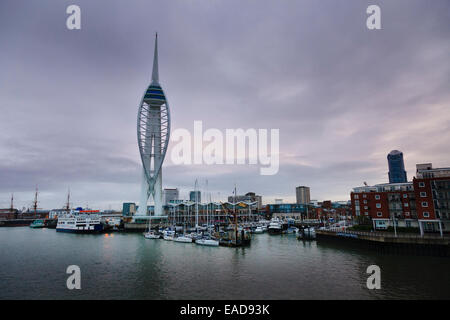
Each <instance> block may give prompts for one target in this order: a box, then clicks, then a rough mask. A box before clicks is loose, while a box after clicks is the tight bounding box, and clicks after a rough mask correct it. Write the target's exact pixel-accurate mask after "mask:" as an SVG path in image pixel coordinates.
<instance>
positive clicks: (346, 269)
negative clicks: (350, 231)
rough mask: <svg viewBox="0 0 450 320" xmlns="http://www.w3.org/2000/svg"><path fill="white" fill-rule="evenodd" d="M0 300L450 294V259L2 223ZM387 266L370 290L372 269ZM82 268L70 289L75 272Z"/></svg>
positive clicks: (293, 242) (282, 240) (291, 241)
mask: <svg viewBox="0 0 450 320" xmlns="http://www.w3.org/2000/svg"><path fill="white" fill-rule="evenodd" d="M0 262H1V263H0V265H1V267H0V284H1V285H0V299H444V298H446V299H449V298H450V290H448V289H449V284H450V273H449V270H450V259H449V258H439V257H418V256H405V255H402V256H396V255H380V254H377V253H376V252H372V251H369V250H364V249H359V248H346V247H344V243H322V242H316V241H314V242H302V241H298V240H297V239H296V238H295V236H293V235H280V236H270V235H268V234H261V235H254V236H253V239H252V244H251V246H250V247H248V248H225V247H204V246H198V245H195V244H185V243H174V242H171V241H164V240H146V239H144V237H143V236H142V234H138V233H135V234H132V233H110V234H100V235H77V234H67V233H57V232H55V230H52V229H31V228H28V227H17V228H0ZM373 264H375V265H378V266H380V268H381V285H382V289H381V290H368V289H367V287H366V280H367V277H368V275H367V274H366V268H367V267H368V266H369V265H373ZM69 265H78V266H79V267H80V268H81V289H80V290H68V289H67V287H66V280H67V277H68V276H69V275H68V274H66V268H67V266H69Z"/></svg>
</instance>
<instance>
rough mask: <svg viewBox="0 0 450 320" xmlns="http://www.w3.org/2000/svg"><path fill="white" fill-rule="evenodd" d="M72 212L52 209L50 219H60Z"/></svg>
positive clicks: (49, 214)
mask: <svg viewBox="0 0 450 320" xmlns="http://www.w3.org/2000/svg"><path fill="white" fill-rule="evenodd" d="M69 212H70V209H52V210H50V212H49V213H48V218H49V219H58V217H59V216H62V215H64V214H67V213H69Z"/></svg>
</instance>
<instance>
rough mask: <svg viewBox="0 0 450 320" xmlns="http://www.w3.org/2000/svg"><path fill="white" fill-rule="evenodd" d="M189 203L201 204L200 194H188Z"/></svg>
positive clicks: (194, 192)
mask: <svg viewBox="0 0 450 320" xmlns="http://www.w3.org/2000/svg"><path fill="white" fill-rule="evenodd" d="M189 201H192V202H199V203H201V202H202V193H201V192H200V191H191V192H189Z"/></svg>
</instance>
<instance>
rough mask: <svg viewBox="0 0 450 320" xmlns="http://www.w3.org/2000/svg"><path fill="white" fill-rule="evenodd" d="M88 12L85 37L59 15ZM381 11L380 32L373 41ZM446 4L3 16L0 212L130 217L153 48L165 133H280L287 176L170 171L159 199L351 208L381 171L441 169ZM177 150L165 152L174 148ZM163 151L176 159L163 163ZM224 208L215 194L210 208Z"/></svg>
mask: <svg viewBox="0 0 450 320" xmlns="http://www.w3.org/2000/svg"><path fill="white" fill-rule="evenodd" d="M70 4H77V5H79V6H80V7H81V27H82V28H81V30H74V31H71V30H68V29H67V28H66V18H67V16H68V15H67V14H66V8H67V6H68V5H70ZM370 4H377V5H379V6H380V7H381V24H382V30H374V31H371V30H368V29H367V28H366V18H367V14H366V8H367V6H368V5H370ZM449 21H450V1H448V0H433V1H425V0H421V1H417V0H404V1H400V0H395V1H394V0H389V1H382V0H371V1H364V0H348V1H335V0H330V1H327V0H320V1H319V0H309V1H306V0H270V1H269V0H161V1H147V0H145V1H144V0H139V1H137V0H134V1H112V0H108V1H82V0H71V1H62V0H58V1H56V0H54V1H44V0H41V1H28V0H22V1H19V0H2V1H0V46H1V47H0V111H1V112H0V120H1V121H0V207H7V206H9V198H10V194H11V193H12V192H14V194H15V198H16V204H17V206H18V207H22V206H27V207H28V206H29V205H30V204H31V201H32V198H33V192H34V188H35V186H36V185H38V186H39V190H40V204H39V205H40V207H44V208H59V207H62V206H63V204H64V202H65V197H66V194H67V189H68V188H69V187H70V189H71V193H72V198H73V202H74V203H73V204H74V205H76V206H78V205H81V206H85V205H87V204H88V205H89V206H90V207H93V208H104V209H108V208H113V209H118V208H121V204H122V202H124V201H134V202H138V199H139V189H140V172H141V171H140V170H141V166H140V157H139V152H138V148H137V138H136V116H137V110H138V105H139V102H140V99H141V97H142V94H143V92H144V90H145V89H146V87H147V86H148V84H149V82H150V77H151V68H152V57H153V41H154V33H155V31H158V34H159V61H160V65H159V71H160V82H161V85H162V86H163V88H164V90H165V92H166V95H167V97H168V100H169V102H170V108H171V115H172V130H175V129H177V128H186V129H188V130H190V131H192V130H193V122H194V120H202V121H203V126H204V128H205V129H207V128H218V129H220V130H225V129H226V128H243V129H248V128H256V129H258V128H265V129H272V128H274V129H279V130H280V170H279V173H278V174H277V175H274V176H261V175H260V174H259V166H255V165H252V166H249V165H247V166H245V165H239V166H238V165H235V166H230V165H228V166H227V165H223V166H204V165H192V166H184V165H174V164H173V163H171V161H170V149H169V152H168V156H167V157H166V163H165V165H164V167H163V185H164V187H178V188H179V189H180V191H181V197H182V198H185V197H187V193H188V191H189V190H192V189H193V186H194V181H195V179H196V178H198V179H199V182H200V185H201V187H202V188H203V190H205V180H206V179H208V180H209V190H210V191H211V193H212V198H213V199H214V200H218V199H219V197H220V199H223V200H224V199H226V196H228V195H230V194H231V191H232V190H233V188H234V184H235V183H236V184H237V189H238V193H240V194H241V193H245V192H248V191H254V192H256V193H257V194H261V195H262V196H263V202H265V203H268V202H272V201H273V200H274V198H282V199H284V201H285V202H289V201H294V200H295V187H296V186H298V185H307V186H310V187H311V197H312V198H313V199H318V200H326V199H332V200H347V199H349V192H350V191H351V189H352V188H353V187H355V186H359V185H362V183H363V182H364V181H367V182H368V183H369V184H376V183H383V182H387V180H388V176H387V171H388V169H387V160H386V155H387V154H388V153H389V151H391V150H393V149H398V150H401V151H403V153H404V156H405V165H406V168H407V171H408V179H412V177H413V176H414V172H415V165H416V163H421V162H432V163H433V165H434V166H436V167H439V166H450V145H449V141H450V128H449V127H450V111H449V108H450V89H449V88H450V87H449V85H450V41H449V39H450V23H449ZM170 146H172V147H173V143H171V144H170ZM169 148H170V147H169ZM219 193H220V194H219Z"/></svg>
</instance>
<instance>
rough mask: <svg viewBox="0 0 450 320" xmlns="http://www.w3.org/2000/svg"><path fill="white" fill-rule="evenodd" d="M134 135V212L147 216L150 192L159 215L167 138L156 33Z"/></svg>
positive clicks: (156, 212)
mask: <svg viewBox="0 0 450 320" xmlns="http://www.w3.org/2000/svg"><path fill="white" fill-rule="evenodd" d="M137 136H138V146H139V153H140V155H141V161H142V184H141V196H140V202H139V207H138V211H137V213H136V216H138V217H139V218H142V217H143V216H148V212H147V210H146V208H147V202H148V199H149V197H150V195H152V197H153V200H154V202H155V205H154V208H155V211H154V212H155V216H161V215H162V214H163V204H162V164H163V161H164V158H165V156H166V152H167V146H168V144H169V138H170V113H169V104H168V102H167V99H166V96H165V94H164V91H163V89H162V88H161V85H160V84H159V70H158V35H156V38H155V52H154V57H153V71H152V80H151V83H150V85H149V86H148V88H147V90H146V91H145V92H144V95H143V97H142V100H141V104H140V106H139V110H138V119H137Z"/></svg>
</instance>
